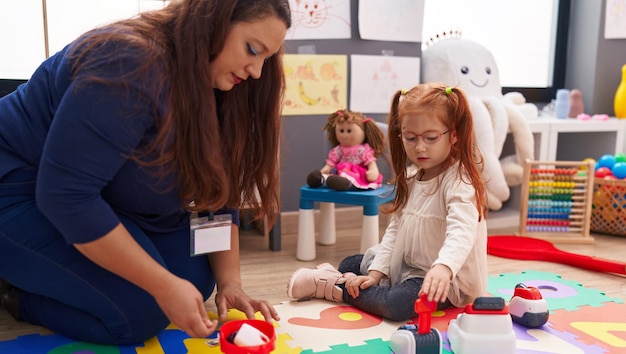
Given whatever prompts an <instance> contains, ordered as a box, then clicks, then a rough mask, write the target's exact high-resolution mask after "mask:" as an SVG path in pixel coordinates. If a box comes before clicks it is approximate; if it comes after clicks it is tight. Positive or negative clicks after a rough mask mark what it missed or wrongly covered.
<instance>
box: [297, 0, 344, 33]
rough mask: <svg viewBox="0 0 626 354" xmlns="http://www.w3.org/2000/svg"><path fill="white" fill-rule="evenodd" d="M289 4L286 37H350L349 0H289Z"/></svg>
mask: <svg viewBox="0 0 626 354" xmlns="http://www.w3.org/2000/svg"><path fill="white" fill-rule="evenodd" d="M289 6H290V7H291V22H292V24H291V28H290V29H289V30H288V31H287V36H286V37H285V38H286V39H330V38H350V34H351V23H350V1H349V0H289Z"/></svg>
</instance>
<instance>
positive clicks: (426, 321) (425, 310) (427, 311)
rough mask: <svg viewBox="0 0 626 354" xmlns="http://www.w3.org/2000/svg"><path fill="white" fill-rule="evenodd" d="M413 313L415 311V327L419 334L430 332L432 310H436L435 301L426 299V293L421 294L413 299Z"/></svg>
mask: <svg viewBox="0 0 626 354" xmlns="http://www.w3.org/2000/svg"><path fill="white" fill-rule="evenodd" d="M413 308H414V309H415V313H417V316H418V317H417V328H418V332H417V333H419V334H428V333H430V321H431V319H432V314H433V312H435V311H437V303H435V302H434V301H428V298H427V295H426V294H422V295H420V298H419V299H417V300H415V305H414V306H413Z"/></svg>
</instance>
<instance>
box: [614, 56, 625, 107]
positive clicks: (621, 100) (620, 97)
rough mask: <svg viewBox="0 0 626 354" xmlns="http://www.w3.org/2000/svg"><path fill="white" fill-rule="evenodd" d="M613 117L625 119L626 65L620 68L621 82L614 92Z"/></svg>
mask: <svg viewBox="0 0 626 354" xmlns="http://www.w3.org/2000/svg"><path fill="white" fill-rule="evenodd" d="M614 109H615V117H616V118H626V64H624V65H623V66H622V81H621V82H620V84H619V86H618V87H617V91H616V92H615V103H614Z"/></svg>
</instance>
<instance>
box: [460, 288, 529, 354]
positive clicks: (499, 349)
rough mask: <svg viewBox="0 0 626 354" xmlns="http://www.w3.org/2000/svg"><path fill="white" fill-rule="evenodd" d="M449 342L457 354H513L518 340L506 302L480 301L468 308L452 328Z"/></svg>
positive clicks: (496, 300) (499, 299) (496, 299)
mask: <svg viewBox="0 0 626 354" xmlns="http://www.w3.org/2000/svg"><path fill="white" fill-rule="evenodd" d="M448 340H449V342H450V347H451V349H452V351H453V352H454V353H459V354H496V353H497V354H513V353H515V349H516V341H517V339H516V337H515V333H514V332H513V322H512V321H511V316H509V311H508V308H507V305H506V303H505V302H504V299H503V298H501V297H479V298H477V299H476V300H474V303H472V304H468V305H466V306H465V312H463V313H460V314H458V315H457V317H456V319H453V320H451V321H450V324H449V325H448Z"/></svg>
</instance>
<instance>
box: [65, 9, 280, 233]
mask: <svg viewBox="0 0 626 354" xmlns="http://www.w3.org/2000/svg"><path fill="white" fill-rule="evenodd" d="M269 16H276V17H277V18H278V19H280V20H282V21H283V22H284V23H285V24H286V26H287V28H289V27H290V26H291V14H290V10H289V3H288V1H287V0H261V1H255V0H237V1H234V0H233V1H231V0H227V1H225V0H173V1H172V2H171V3H170V4H169V5H167V6H166V7H165V8H163V9H161V10H157V11H150V12H145V13H142V14H140V15H139V16H138V17H136V18H133V19H129V20H123V21H120V22H117V23H114V24H112V25H109V26H108V27H106V30H100V29H96V30H94V31H92V32H91V33H90V34H88V35H87V36H85V37H84V38H83V39H82V41H81V42H80V45H78V46H76V48H75V49H74V52H73V55H74V56H75V59H76V60H75V61H74V63H75V64H74V67H73V73H74V75H77V74H78V73H80V72H81V70H83V69H85V68H90V67H93V64H94V62H95V61H96V60H97V61H101V60H102V54H103V53H102V51H98V55H99V58H94V57H93V56H90V53H91V50H92V49H95V48H98V47H99V46H102V45H105V44H107V43H112V42H113V43H119V44H120V45H122V48H124V47H127V48H133V54H136V53H140V55H141V56H142V58H139V60H141V65H139V67H138V68H137V69H136V70H135V71H134V72H132V73H131V75H130V76H129V77H126V78H109V77H101V76H98V73H97V72H93V73H90V74H91V75H92V77H91V79H92V80H93V81H95V82H100V83H104V84H107V85H115V86H116V87H122V88H126V89H128V88H129V86H130V85H131V84H133V85H136V84H137V82H140V83H141V84H144V85H148V86H149V87H150V92H155V93H163V96H164V97H163V98H162V99H163V100H165V102H166V104H164V105H163V107H165V111H163V112H159V111H158V109H157V108H158V107H157V104H158V102H155V98H152V99H151V104H152V105H153V108H154V112H155V113H154V114H155V121H156V122H157V126H158V132H157V135H156V138H155V140H154V141H153V142H151V143H150V144H149V145H148V146H147V147H146V148H145V149H143V150H140V151H137V152H135V154H134V155H133V156H132V158H134V159H135V160H136V161H138V162H139V163H140V164H142V165H144V166H152V167H158V171H159V175H160V176H161V177H166V176H168V175H171V174H173V175H174V176H175V181H174V183H175V186H172V188H176V189H177V190H178V191H179V192H178V193H179V195H180V198H181V200H182V203H183V206H184V207H185V208H189V209H191V210H198V211H201V210H217V209H219V208H222V207H231V208H239V207H241V206H242V205H243V204H244V201H245V203H246V205H247V206H248V207H250V208H251V209H253V210H254V211H255V218H257V219H261V218H265V217H266V218H267V219H268V222H269V223H270V225H271V224H273V223H274V221H275V219H276V216H277V215H278V213H279V212H280V196H279V178H280V175H279V154H278V152H279V137H280V133H281V130H280V129H281V124H280V123H281V115H280V114H281V101H282V95H283V93H284V87H285V82H284V74H283V65H282V53H283V51H282V48H281V50H280V52H279V53H277V54H276V55H273V56H272V57H271V58H269V59H268V60H267V61H266V63H265V64H264V65H263V70H262V73H261V77H260V79H258V80H253V79H249V80H246V81H244V82H242V83H240V84H239V85H236V86H235V87H234V88H233V89H232V90H230V91H227V92H218V91H216V90H214V88H213V86H212V84H211V77H210V75H209V67H210V64H209V63H210V62H211V61H212V60H213V59H214V58H215V57H216V56H217V55H218V54H219V53H220V51H221V50H222V48H223V47H224V42H225V39H226V36H227V34H228V32H229V30H230V28H231V26H232V24H233V23H236V22H250V21H254V20H258V19H262V18H266V17H269ZM117 55H119V53H110V54H108V56H109V58H110V60H111V62H115V60H116V56H117ZM155 70H160V72H159V75H154V73H155ZM133 80H134V81H133ZM218 99H219V101H221V103H218ZM144 101H145V100H144ZM218 109H219V112H218V111H217V110H218ZM192 201H193V203H192V204H191V205H190V204H189V203H190V202H192Z"/></svg>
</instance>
